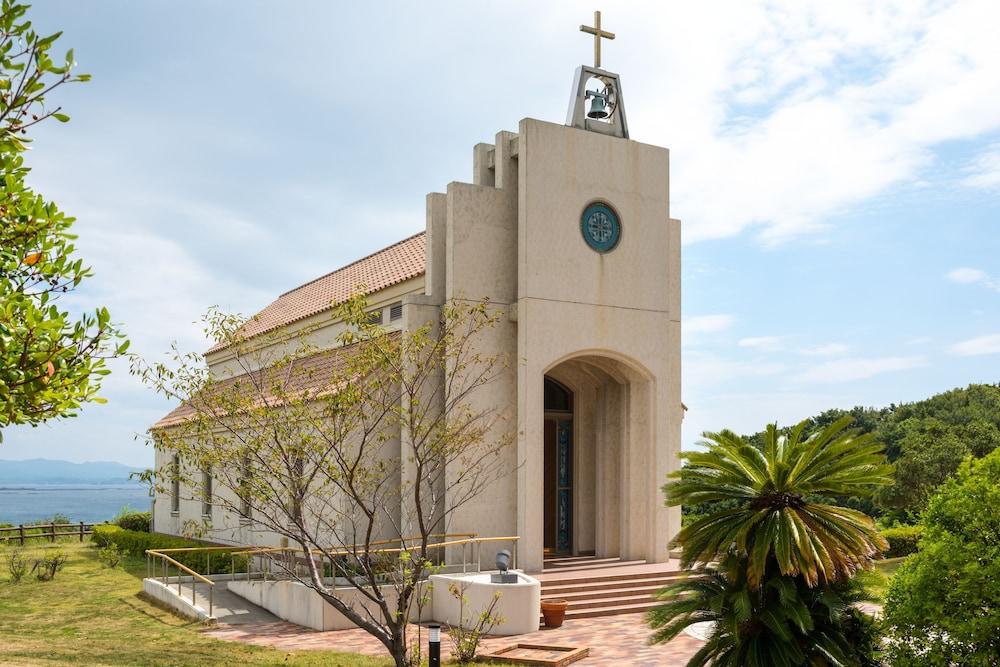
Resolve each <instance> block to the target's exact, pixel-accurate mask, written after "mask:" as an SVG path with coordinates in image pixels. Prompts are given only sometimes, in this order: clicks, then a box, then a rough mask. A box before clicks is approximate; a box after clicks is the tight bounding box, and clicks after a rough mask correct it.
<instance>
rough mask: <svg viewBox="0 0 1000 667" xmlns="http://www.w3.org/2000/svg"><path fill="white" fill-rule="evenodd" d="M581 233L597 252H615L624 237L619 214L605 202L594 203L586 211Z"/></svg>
mask: <svg viewBox="0 0 1000 667" xmlns="http://www.w3.org/2000/svg"><path fill="white" fill-rule="evenodd" d="M580 231H581V232H582V233H583V240H584V241H586V242H587V245H589V246H590V247H591V248H593V249H594V250H596V251H597V252H610V251H612V250H614V249H615V246H617V245H618V241H619V240H620V239H621V236H622V226H621V223H620V222H619V221H618V214H617V213H615V211H614V209H613V208H611V207H610V206H608V205H607V204H605V203H604V202H594V203H593V204H590V205H589V206H587V208H585V209H584V211H583V217H582V218H580Z"/></svg>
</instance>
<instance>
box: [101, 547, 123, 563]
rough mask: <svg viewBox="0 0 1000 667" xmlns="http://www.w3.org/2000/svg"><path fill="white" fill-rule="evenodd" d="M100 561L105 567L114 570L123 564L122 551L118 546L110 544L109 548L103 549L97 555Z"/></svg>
mask: <svg viewBox="0 0 1000 667" xmlns="http://www.w3.org/2000/svg"><path fill="white" fill-rule="evenodd" d="M97 558H98V560H100V561H101V564H102V565H104V567H108V568H111V569H114V568H116V567H118V566H119V565H121V562H122V550H121V549H119V548H118V545H117V544H109V545H108V546H106V547H104V548H103V549H101V551H100V552H99V553H98V554H97Z"/></svg>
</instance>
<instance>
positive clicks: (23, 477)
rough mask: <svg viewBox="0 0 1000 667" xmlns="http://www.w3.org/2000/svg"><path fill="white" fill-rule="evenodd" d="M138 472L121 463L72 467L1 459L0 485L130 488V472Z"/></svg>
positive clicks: (61, 462) (66, 462)
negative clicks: (122, 485) (115, 486)
mask: <svg viewBox="0 0 1000 667" xmlns="http://www.w3.org/2000/svg"><path fill="white" fill-rule="evenodd" d="M135 470H138V468H134V467H131V466H127V465H124V464H122V463H114V462H111V461H94V462H88V463H72V462H70V461H54V460H50V459H27V460H24V461H5V460H2V459H0V484H3V485H6V486H10V485H16V484H130V483H134V482H133V480H130V479H129V478H128V475H129V473H130V472H133V471H135Z"/></svg>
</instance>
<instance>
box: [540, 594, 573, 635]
mask: <svg viewBox="0 0 1000 667" xmlns="http://www.w3.org/2000/svg"><path fill="white" fill-rule="evenodd" d="M568 606H569V602H567V601H566V600H542V616H544V617H545V627H547V628H558V627H559V626H560V625H562V624H563V619H564V618H565V617H566V607H568Z"/></svg>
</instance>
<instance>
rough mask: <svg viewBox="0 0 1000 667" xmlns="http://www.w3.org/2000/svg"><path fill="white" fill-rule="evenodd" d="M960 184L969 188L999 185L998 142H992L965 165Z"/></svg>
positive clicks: (999, 161)
mask: <svg viewBox="0 0 1000 667" xmlns="http://www.w3.org/2000/svg"><path fill="white" fill-rule="evenodd" d="M965 173H966V174H967V176H966V177H965V178H963V179H962V184H963V185H967V186H969V187H970V188H984V189H992V188H997V187H1000V144H993V145H992V146H990V147H989V148H987V149H986V150H984V151H983V152H982V153H980V154H979V155H977V156H976V158H975V159H974V160H973V161H972V162H971V163H970V164H969V165H967V166H966V168H965Z"/></svg>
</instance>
